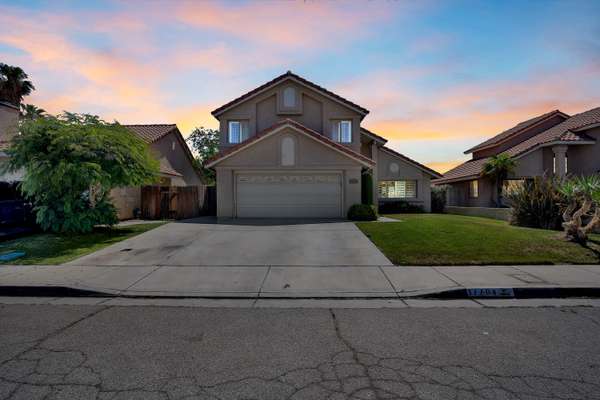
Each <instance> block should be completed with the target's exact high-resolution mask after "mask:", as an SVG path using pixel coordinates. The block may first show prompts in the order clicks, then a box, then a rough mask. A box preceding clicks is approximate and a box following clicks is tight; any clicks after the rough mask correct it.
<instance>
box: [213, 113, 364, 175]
mask: <svg viewBox="0 0 600 400" xmlns="http://www.w3.org/2000/svg"><path fill="white" fill-rule="evenodd" d="M285 125H290V126H293V127H295V128H297V129H299V130H301V131H302V132H304V133H306V134H308V135H310V136H312V137H314V138H316V139H318V140H319V141H321V142H323V143H325V144H327V145H329V146H331V147H334V148H336V149H338V150H340V151H341V152H343V153H346V154H347V155H349V156H350V157H353V158H355V159H358V160H361V161H362V162H364V163H367V164H369V165H374V164H375V162H374V161H373V160H371V159H370V158H369V157H366V156H363V155H362V154H360V153H357V152H356V151H354V150H352V149H351V148H349V147H347V146H344V145H342V144H339V143H337V142H334V141H333V140H331V139H329V138H328V137H326V136H324V135H321V134H320V133H319V132H317V131H314V130H312V129H310V128H308V127H306V126H304V125H302V124H301V123H299V122H296V121H294V120H292V119H289V118H286V119H283V120H281V121H279V122H277V123H275V124H274V125H272V126H270V127H269V128H266V129H264V130H262V131H261V132H259V133H258V134H256V135H254V136H252V137H251V138H250V139H248V140H246V141H244V142H242V143H239V144H236V145H235V146H231V147H229V148H228V149H226V150H224V151H222V152H220V153H217V154H216V155H215V156H214V157H212V158H211V159H208V160H206V163H205V165H207V166H209V167H210V166H213V165H214V164H215V163H217V162H219V161H221V160H222V159H224V158H226V157H227V156H229V155H230V154H232V153H234V152H237V151H239V150H241V149H243V148H245V147H247V146H249V145H251V144H252V143H254V142H256V141H257V140H259V139H261V138H263V137H264V136H266V135H268V134H269V133H271V132H273V131H274V130H276V129H278V128H281V127H282V126H285Z"/></svg>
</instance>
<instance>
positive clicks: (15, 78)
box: [0, 63, 35, 107]
mask: <svg viewBox="0 0 600 400" xmlns="http://www.w3.org/2000/svg"><path fill="white" fill-rule="evenodd" d="M27 78H28V76H27V74H26V73H25V71H23V70H22V69H21V68H19V67H13V66H12V65H8V64H4V63H0V101H7V102H9V103H11V104H14V105H15V106H17V107H19V105H20V104H21V101H22V100H23V97H24V96H27V95H29V94H31V92H32V91H33V90H35V87H34V86H33V83H31V81H29V80H27Z"/></svg>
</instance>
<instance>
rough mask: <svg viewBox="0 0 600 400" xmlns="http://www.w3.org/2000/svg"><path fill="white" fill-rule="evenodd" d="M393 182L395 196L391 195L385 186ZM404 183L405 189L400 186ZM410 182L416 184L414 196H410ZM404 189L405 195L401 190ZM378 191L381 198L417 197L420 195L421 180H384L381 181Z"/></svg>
mask: <svg viewBox="0 0 600 400" xmlns="http://www.w3.org/2000/svg"><path fill="white" fill-rule="evenodd" d="M390 184H393V185H394V188H393V192H394V193H393V194H394V195H393V196H390V195H389V192H388V191H387V190H386V191H385V192H384V190H383V187H384V186H387V185H390ZM402 184H404V189H401V188H400V186H401V185H402ZM409 184H414V192H413V193H412V194H414V195H413V196H409V195H408V194H407V193H408V186H409ZM402 190H404V195H401V194H400V192H401V191H402ZM377 191H378V193H379V197H380V198H381V199H416V198H418V197H419V182H418V181H417V180H416V179H394V180H382V181H379V184H378V188H377Z"/></svg>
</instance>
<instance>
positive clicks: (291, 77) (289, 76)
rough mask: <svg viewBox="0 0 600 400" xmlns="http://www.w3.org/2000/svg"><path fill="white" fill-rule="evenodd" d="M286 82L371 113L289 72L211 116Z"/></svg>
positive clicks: (219, 109)
mask: <svg viewBox="0 0 600 400" xmlns="http://www.w3.org/2000/svg"><path fill="white" fill-rule="evenodd" d="M285 80H293V81H295V82H297V83H299V84H301V85H304V86H307V87H309V88H311V89H313V90H315V91H317V92H319V93H321V94H322V95H324V96H325V97H329V98H330V99H332V100H334V101H337V102H338V103H342V104H344V105H345V106H347V107H350V108H353V109H354V110H356V111H358V112H359V113H361V114H363V116H364V115H367V114H368V113H369V110H367V109H366V108H363V107H361V106H359V105H358V104H356V103H353V102H351V101H350V100H348V99H345V98H343V97H342V96H340V95H337V94H335V93H333V92H330V91H329V90H327V89H325V88H324V87H322V86H319V85H317V84H316V83H313V82H311V81H309V80H307V79H304V78H302V77H301V76H299V75H296V74H294V73H293V72H292V71H288V72H286V73H285V74H282V75H279V76H278V77H276V78H275V79H272V80H270V81H269V82H267V83H265V84H263V85H260V86H259V87H257V88H255V89H252V90H251V91H249V92H247V93H244V94H243V95H241V96H240V97H238V98H236V99H234V100H232V101H230V102H229V103H227V104H224V105H222V106H221V107H219V108H216V109H215V110H213V111H212V112H211V114H212V115H213V116H215V117H218V116H219V115H220V114H222V113H224V112H225V111H227V110H228V109H230V108H231V107H233V106H235V105H237V104H239V103H241V102H243V101H246V100H248V99H251V98H252V97H254V96H257V95H259V94H260V93H262V92H264V91H266V90H268V89H270V88H271V87H273V86H275V85H277V84H279V83H281V82H283V81H285Z"/></svg>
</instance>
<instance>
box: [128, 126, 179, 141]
mask: <svg viewBox="0 0 600 400" xmlns="http://www.w3.org/2000/svg"><path fill="white" fill-rule="evenodd" d="M123 126H124V127H126V128H128V129H129V130H130V131H132V132H133V133H135V134H136V135H138V136H139V137H141V138H142V139H143V140H144V141H145V142H147V143H154V142H156V141H157V140H158V139H160V138H162V137H163V136H165V135H167V134H169V133H171V132H172V131H173V130H174V129H177V125H175V124H149V125H123Z"/></svg>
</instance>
